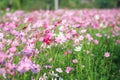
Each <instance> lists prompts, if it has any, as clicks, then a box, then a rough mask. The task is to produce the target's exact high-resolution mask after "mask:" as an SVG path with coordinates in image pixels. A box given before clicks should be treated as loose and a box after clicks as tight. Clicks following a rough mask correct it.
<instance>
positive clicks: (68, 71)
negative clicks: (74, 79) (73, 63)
mask: <svg viewBox="0 0 120 80" xmlns="http://www.w3.org/2000/svg"><path fill="white" fill-rule="evenodd" d="M72 70H73V68H72V67H66V70H65V72H66V73H67V74H69V73H70V71H72Z"/></svg>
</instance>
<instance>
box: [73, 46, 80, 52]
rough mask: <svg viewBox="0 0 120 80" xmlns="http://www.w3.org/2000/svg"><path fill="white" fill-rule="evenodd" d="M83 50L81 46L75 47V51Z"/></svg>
mask: <svg viewBox="0 0 120 80" xmlns="http://www.w3.org/2000/svg"><path fill="white" fill-rule="evenodd" d="M81 49H82V47H81V46H77V47H75V49H74V51H77V52H79V51H81Z"/></svg>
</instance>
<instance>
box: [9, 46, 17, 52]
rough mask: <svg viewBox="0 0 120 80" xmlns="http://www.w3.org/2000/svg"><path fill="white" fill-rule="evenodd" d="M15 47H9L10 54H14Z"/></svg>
mask: <svg viewBox="0 0 120 80" xmlns="http://www.w3.org/2000/svg"><path fill="white" fill-rule="evenodd" d="M16 50H17V49H16V47H11V48H9V51H10V52H11V53H14V52H16Z"/></svg>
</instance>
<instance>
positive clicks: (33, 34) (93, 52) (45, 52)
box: [0, 9, 120, 80]
mask: <svg viewBox="0 0 120 80" xmlns="http://www.w3.org/2000/svg"><path fill="white" fill-rule="evenodd" d="M119 58H120V9H103V10H100V9H91V10H88V9H83V10H63V9H60V10H55V11H52V10H51V11H49V10H48V11H44V10H36V11H31V12H25V11H22V10H18V11H15V12H10V11H7V12H5V14H3V15H0V80H120V59H119Z"/></svg>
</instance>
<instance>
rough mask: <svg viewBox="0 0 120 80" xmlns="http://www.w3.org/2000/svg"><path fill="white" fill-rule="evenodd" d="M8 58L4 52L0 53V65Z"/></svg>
mask: <svg viewBox="0 0 120 80" xmlns="http://www.w3.org/2000/svg"><path fill="white" fill-rule="evenodd" d="M6 58H7V55H6V54H5V53H4V52H0V64H1V63H2V62H3V61H4V60H5V59H6Z"/></svg>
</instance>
